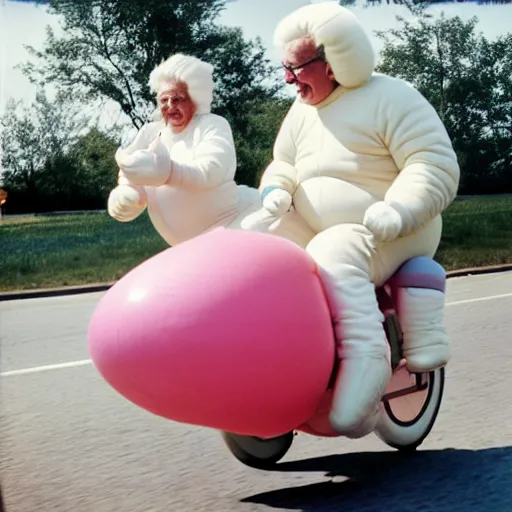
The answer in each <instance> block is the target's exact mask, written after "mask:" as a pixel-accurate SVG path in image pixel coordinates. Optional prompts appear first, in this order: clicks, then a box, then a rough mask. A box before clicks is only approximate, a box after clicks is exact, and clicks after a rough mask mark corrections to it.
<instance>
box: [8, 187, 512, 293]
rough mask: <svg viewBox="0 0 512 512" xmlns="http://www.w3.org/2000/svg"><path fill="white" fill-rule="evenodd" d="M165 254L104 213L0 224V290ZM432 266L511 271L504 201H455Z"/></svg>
mask: <svg viewBox="0 0 512 512" xmlns="http://www.w3.org/2000/svg"><path fill="white" fill-rule="evenodd" d="M166 247H167V245H166V243H165V242H164V241H163V240H162V239H161V238H160V236H159V235H158V234H157V233H156V231H155V230H154V228H153V226H152V225H151V222H150V221H149V218H148V216H147V214H143V215H141V216H140V217H139V218H138V219H136V220H135V221H133V222H130V223H126V224H123V223H120V222H116V221H114V220H113V219H111V218H110V217H109V216H108V215H107V214H106V213H105V214H87V215H65V216H36V217H24V218H19V219H12V220H8V219H4V220H3V221H2V222H0V248H1V252H2V258H1V261H2V263H1V274H0V290H2V291H10V290H21V289H33V288H47V287H48V288H50V287H54V286H67V285H74V284H86V283H100V282H108V281H114V280H116V279H118V278H120V277H121V276H122V275H124V274H125V273H126V272H127V271H128V270H130V269H131V268H133V267H134V266H136V265H138V264H139V263H141V262H142V261H144V260H145V259H147V258H148V257H150V256H152V255H154V254H156V253H157V252H160V251H161V250H163V249H165V248H166ZM436 259H437V260H438V261H439V262H440V263H441V264H443V265H444V266H445V268H446V269H447V270H452V269H457V268H466V267H476V266H484V265H497V264H501V263H512V196H496V197H485V198H472V199H468V200H461V201H456V202H455V203H454V204H453V205H452V206H451V207H450V208H449V210H448V211H447V212H446V213H445V215H444V235H443V240H442V242H441V245H440V247H439V250H438V253H437V255H436Z"/></svg>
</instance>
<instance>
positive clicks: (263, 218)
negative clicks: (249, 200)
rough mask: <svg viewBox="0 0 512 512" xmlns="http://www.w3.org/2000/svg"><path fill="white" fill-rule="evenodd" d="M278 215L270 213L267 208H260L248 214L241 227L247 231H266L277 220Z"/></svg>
mask: <svg viewBox="0 0 512 512" xmlns="http://www.w3.org/2000/svg"><path fill="white" fill-rule="evenodd" d="M276 220H277V217H276V216H275V215H274V214H272V213H270V212H269V211H268V210H267V209H266V208H260V209H259V210H256V211H255V212H253V213H251V214H250V215H247V217H245V218H244V219H243V220H242V222H241V223H240V227H241V228H242V229H244V230H245V231H258V232H261V233H266V232H267V231H268V228H269V227H270V226H271V225H272V224H273V223H274V222H276Z"/></svg>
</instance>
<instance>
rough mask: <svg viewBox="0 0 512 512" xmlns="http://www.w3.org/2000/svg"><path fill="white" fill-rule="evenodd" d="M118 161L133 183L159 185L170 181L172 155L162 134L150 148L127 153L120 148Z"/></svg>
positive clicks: (117, 156)
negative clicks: (163, 142)
mask: <svg viewBox="0 0 512 512" xmlns="http://www.w3.org/2000/svg"><path fill="white" fill-rule="evenodd" d="M116 162H117V165H118V166H119V168H120V169H121V171H122V172H123V174H124V176H126V178H127V179H128V181H129V182H130V183H131V184H132V185H142V186H152V187H159V186H160V185H164V184H165V183H166V182H167V181H168V179H169V178H170V176H171V172H172V162H171V157H170V156H169V151H168V150H167V148H166V147H165V146H164V145H163V144H162V142H161V140H160V136H158V137H157V138H156V139H155V141H154V142H152V143H151V145H150V146H149V147H148V149H138V150H136V151H134V152H133V153H127V152H126V151H125V150H123V149H121V148H119V149H118V150H117V152H116Z"/></svg>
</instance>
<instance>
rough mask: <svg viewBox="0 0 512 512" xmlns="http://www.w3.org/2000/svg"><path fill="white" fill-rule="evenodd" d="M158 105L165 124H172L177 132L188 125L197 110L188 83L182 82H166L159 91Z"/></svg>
mask: <svg viewBox="0 0 512 512" xmlns="http://www.w3.org/2000/svg"><path fill="white" fill-rule="evenodd" d="M158 105H159V107H160V112H161V113H162V117H163V118H164V121H165V124H167V125H168V124H170V125H171V126H172V129H173V131H174V132H176V133H179V132H182V131H183V130H184V129H185V128H186V127H187V126H188V124H189V123H190V121H191V120H192V118H193V117H194V114H195V112H196V106H195V105H194V102H193V101H192V99H191V98H190V96H189V94H188V88H187V85H186V84H184V83H181V82H169V83H166V84H164V86H163V87H162V88H161V89H160V90H159V91H158Z"/></svg>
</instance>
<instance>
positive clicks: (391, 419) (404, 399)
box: [375, 367, 445, 451]
mask: <svg viewBox="0 0 512 512" xmlns="http://www.w3.org/2000/svg"><path fill="white" fill-rule="evenodd" d="M444 379H445V371H444V368H440V369H438V370H435V371H433V372H429V373H421V374H411V373H409V372H408V371H407V369H406V368H405V367H402V368H400V369H398V370H397V371H396V373H395V374H394V376H393V379H392V389H389V390H388V392H387V394H386V395H385V396H384V398H383V402H382V405H381V417H380V420H379V423H378V424H377V426H376V428H375V434H377V436H378V437H379V438H380V439H381V440H382V441H384V442H385V443H386V444H387V445H389V446H391V447H392V448H396V449H398V450H401V451H413V450H415V449H416V448H417V447H418V446H420V445H421V443H423V441H424V440H425V438H426V437H427V436H428V435H429V433H430V431H431V430H432V427H433V426H434V423H435V421H436V418H437V414H438V412H439V408H440V406H441V401H442V399H443V390H444Z"/></svg>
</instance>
